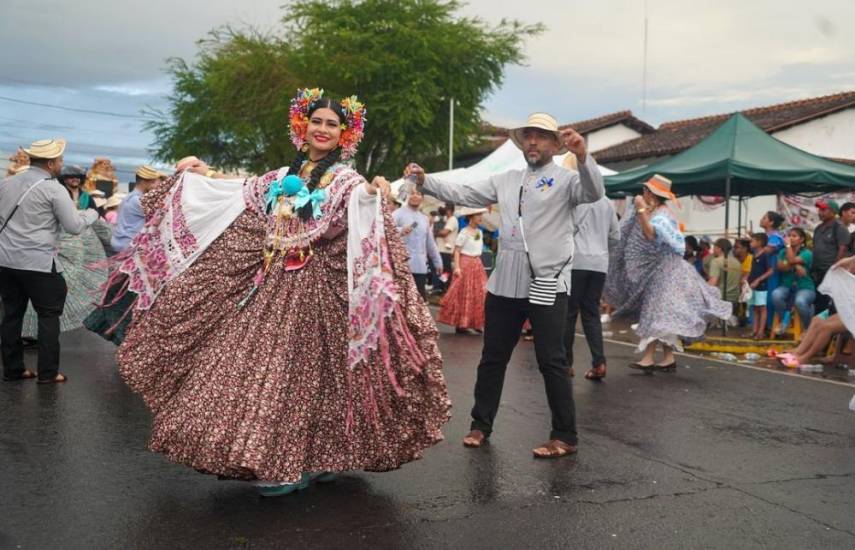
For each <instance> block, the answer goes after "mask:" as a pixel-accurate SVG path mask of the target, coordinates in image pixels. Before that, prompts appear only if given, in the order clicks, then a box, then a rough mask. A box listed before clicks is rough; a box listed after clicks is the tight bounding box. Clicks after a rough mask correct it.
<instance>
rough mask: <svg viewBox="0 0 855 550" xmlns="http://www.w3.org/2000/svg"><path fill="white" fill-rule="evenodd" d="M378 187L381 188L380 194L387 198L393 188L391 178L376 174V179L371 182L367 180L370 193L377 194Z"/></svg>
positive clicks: (366, 187)
mask: <svg viewBox="0 0 855 550" xmlns="http://www.w3.org/2000/svg"><path fill="white" fill-rule="evenodd" d="M378 189H379V190H380V194H381V195H382V196H383V198H384V199H385V198H387V197H388V196H389V193H390V192H391V190H392V186H391V185H389V180H387V179H386V178H384V177H383V176H375V177H374V179H373V180H371V181H370V182H367V181H366V182H365V190H366V191H368V194H369V195H376V194H377V190H378Z"/></svg>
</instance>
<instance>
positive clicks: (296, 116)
mask: <svg viewBox="0 0 855 550" xmlns="http://www.w3.org/2000/svg"><path fill="white" fill-rule="evenodd" d="M323 96H324V91H323V90H322V89H320V88H302V89H300V90H297V95H296V96H295V97H294V99H292V100H291V109H290V111H289V113H288V118H289V121H290V126H291V129H290V134H291V143H293V144H294V147H296V148H297V150H301V149H302V148H303V146H304V145H305V144H306V132H307V130H308V129H309V107H310V106H311V104H312V103H313V102H315V101H317V100H319V99H321V98H322V97H323ZM341 109H342V112H343V113H344V116H345V121H344V123H343V124H342V129H341V137H340V138H339V146H340V147H341V158H343V159H349V158H352V157H353V156H354V155H355V154H356V149H357V148H358V147H359V142H360V141H362V138H363V136H364V135H365V112H366V109H365V105H363V104H362V103H361V102H360V101H359V100H358V99H357V98H356V96H355V95H354V96H350V97H346V98H344V99H343V100H341Z"/></svg>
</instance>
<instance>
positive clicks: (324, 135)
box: [306, 107, 341, 159]
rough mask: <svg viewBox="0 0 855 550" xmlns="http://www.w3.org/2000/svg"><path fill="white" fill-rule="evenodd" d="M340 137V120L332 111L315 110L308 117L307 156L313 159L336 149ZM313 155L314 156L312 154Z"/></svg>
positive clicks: (323, 108) (326, 109)
mask: <svg viewBox="0 0 855 550" xmlns="http://www.w3.org/2000/svg"><path fill="white" fill-rule="evenodd" d="M340 137H341V120H340V119H339V118H338V115H337V114H336V113H335V111H333V110H332V109H328V108H326V107H322V108H320V109H316V110H315V112H313V113H312V115H311V116H310V117H309V129H308V130H307V131H306V138H307V140H308V142H309V155H310V156H311V157H313V158H315V159H317V158H318V157H323V156H325V155H326V154H327V153H329V152H330V151H332V150H333V149H335V148H336V147H338V140H339V138H340ZM313 153H314V154H313Z"/></svg>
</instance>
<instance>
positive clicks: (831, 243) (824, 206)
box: [810, 200, 849, 313]
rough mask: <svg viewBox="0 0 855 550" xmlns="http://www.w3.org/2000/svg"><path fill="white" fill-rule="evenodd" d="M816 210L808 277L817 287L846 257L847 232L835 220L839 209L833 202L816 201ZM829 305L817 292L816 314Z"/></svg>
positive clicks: (826, 297) (825, 297) (824, 297)
mask: <svg viewBox="0 0 855 550" xmlns="http://www.w3.org/2000/svg"><path fill="white" fill-rule="evenodd" d="M816 208H817V212H818V213H819V219H820V220H821V221H820V224H819V225H817V226H816V228H815V229H814V230H813V265H812V266H811V269H810V275H811V277H812V278H813V282H814V284H816V285H817V286H818V285H819V284H820V283H821V282H822V279H823V278H825V274H826V273H827V272H828V270H829V268H831V266H833V265H834V264H835V263H837V262H838V261H840V260H842V259H843V258H845V257H846V251H847V248H848V247H849V230H848V229H846V226H844V225H843V222H841V221H840V220H839V219H837V214H838V213H839V212H840V207H839V206H838V205H837V203H836V202H835V201H832V200H818V201H816ZM830 305H831V300H830V299H829V297H828V296H826V295H825V294H822V293H819V292H818V293H817V295H816V302H815V306H816V311H817V313H820V312H823V311H825V310H826V309H828V308H829V306H830Z"/></svg>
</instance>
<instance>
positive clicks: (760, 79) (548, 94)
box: [0, 0, 855, 157]
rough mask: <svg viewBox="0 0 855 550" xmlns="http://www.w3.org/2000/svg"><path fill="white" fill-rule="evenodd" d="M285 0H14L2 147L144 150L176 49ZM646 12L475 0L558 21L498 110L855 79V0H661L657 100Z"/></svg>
mask: <svg viewBox="0 0 855 550" xmlns="http://www.w3.org/2000/svg"><path fill="white" fill-rule="evenodd" d="M284 2H285V0H251V1H243V2H241V1H237V0H235V1H232V0H146V1H145V2H122V1H121V0H120V1H117V0H109V1H108V0H83V1H74V2H72V1H70V0H3V2H2V11H0V51H2V55H0V151H8V150H9V148H10V147H11V144H16V143H22V142H29V141H30V140H32V139H35V138H38V137H45V136H53V135H64V136H66V137H67V138H69V140H70V141H72V142H76V143H86V144H94V145H96V146H101V145H103V146H104V147H105V148H106V147H108V146H109V147H110V149H109V150H106V149H105V151H107V152H108V153H109V154H112V155H115V156H122V155H127V156H129V157H132V156H135V155H139V154H140V150H142V149H144V148H145V147H146V146H148V145H149V144H150V143H151V136H150V135H147V134H146V133H144V132H142V131H141V129H140V121H139V120H138V119H136V118H133V117H135V116H137V115H138V114H139V111H140V109H142V108H143V107H144V106H146V105H151V106H155V107H157V106H162V105H163V95H165V94H167V93H168V92H169V89H170V83H169V80H168V78H167V77H166V75H165V74H164V72H163V68H164V64H165V63H164V61H165V59H166V58H168V57H171V56H178V57H184V58H192V57H193V55H194V53H195V51H196V46H195V41H196V40H197V39H199V38H202V37H203V36H204V35H205V33H206V32H207V31H208V30H210V29H211V28H213V27H216V26H218V25H222V24H225V23H232V24H240V25H254V26H257V27H261V28H262V29H267V30H271V29H275V28H276V26H277V24H278V19H279V17H280V14H281V8H280V5H281V4H283V3H284ZM644 12H645V2H644V1H643V0H597V1H594V0H585V1H579V0H577V1H570V0H527V1H520V0H514V1H511V0H472V1H470V2H468V4H467V6H466V7H465V8H464V9H463V10H462V14H464V15H467V16H478V17H481V18H483V19H485V20H487V21H489V22H497V21H499V20H500V19H502V18H516V19H520V20H522V21H524V22H527V23H535V22H542V23H544V24H546V26H547V29H548V30H547V31H546V32H545V33H544V34H542V35H541V36H539V37H537V38H535V39H532V40H530V41H529V42H528V43H527V45H526V53H527V55H528V62H527V65H526V66H523V67H510V68H509V69H508V70H507V73H506V78H505V82H504V85H503V86H502V88H501V89H500V90H498V91H497V92H496V93H495V94H494V95H493V96H491V97H490V98H489V99H488V100H487V102H486V104H485V113H484V116H485V118H486V120H488V121H490V122H493V123H495V124H499V125H513V124H516V123H518V122H520V121H522V120H524V119H525V117H526V115H527V114H528V113H529V112H530V111H534V110H546V111H549V112H552V113H553V114H555V115H556V116H557V117H558V118H559V120H560V121H561V122H562V123H565V122H571V121H573V120H580V119H585V118H591V117H595V116H599V115H602V114H606V113H610V112H614V111H618V110H623V109H632V110H633V111H634V112H635V113H636V115H638V116H640V117H642V118H644V119H645V120H647V121H649V122H650V123H652V124H654V125H656V124H659V123H661V122H663V121H666V120H673V119H676V118H686V117H693V116H701V115H706V114H714V113H722V112H729V111H733V110H736V109H740V108H745V107H751V106H759V105H765V104H769V103H777V102H781V101H786V100H790V99H797V98H803V97H811V96H816V95H824V94H828V93H835V92H839V91H844V90H855V34H853V32H852V28H851V23H852V22H853V21H855V0H815V1H812V2H804V1H800V2H794V1H791V0H742V1H737V0H648V1H647V20H648V35H649V40H648V61H647V66H648V70H647V82H648V90H647V101H646V106H645V105H643V104H642V67H643V53H642V52H643V44H644V41H643V36H644V16H645V13H644ZM306 84H307V85H311V84H313V83H310V82H307V83H306ZM10 99H14V100H21V101H27V102H34V103H43V104H48V105H63V106H66V107H70V108H75V109H83V110H87V109H92V110H99V111H108V112H111V113H115V114H116V115H125V116H108V115H96V114H90V113H82V112H71V111H63V110H57V109H52V108H49V107H45V106H37V105H27V104H22V103H16V102H13V101H9V100H10ZM369 108H370V106H369ZM96 148H97V147H96ZM90 149H91V148H90ZM88 151H89V149H87V154H88ZM142 154H144V153H142Z"/></svg>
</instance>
